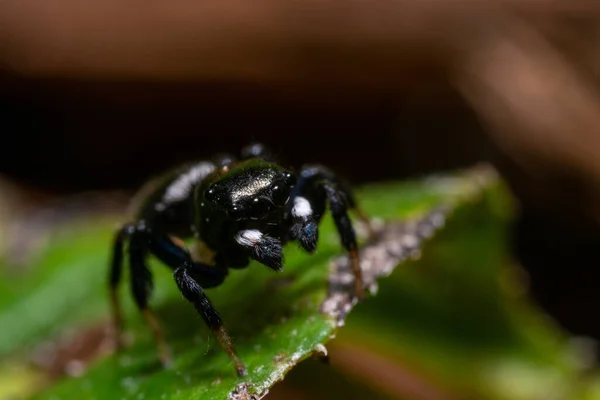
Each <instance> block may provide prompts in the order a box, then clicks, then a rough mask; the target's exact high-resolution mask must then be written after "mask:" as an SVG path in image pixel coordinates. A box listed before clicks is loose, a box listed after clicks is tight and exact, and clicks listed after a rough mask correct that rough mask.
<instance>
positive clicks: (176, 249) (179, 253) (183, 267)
mask: <svg viewBox="0 0 600 400" xmlns="http://www.w3.org/2000/svg"><path fill="white" fill-rule="evenodd" d="M150 252H151V253H152V254H153V255H155V256H156V257H157V258H159V259H160V260H161V261H162V262H164V263H165V264H167V265H168V266H170V267H171V268H173V270H174V272H173V277H174V279H175V283H176V284H177V287H178V288H179V291H180V292H181V293H182V294H183V296H184V297H185V298H186V299H187V300H188V301H189V302H190V303H192V304H193V305H194V307H195V308H196V311H197V312H198V314H200V316H201V317H202V319H204V322H205V323H206V325H207V326H208V327H209V328H210V329H211V330H212V331H213V333H214V335H215V336H216V338H217V340H218V341H219V344H220V345H221V347H222V348H223V349H224V350H225V351H226V352H227V354H228V355H229V358H230V359H231V361H232V362H233V364H234V366H235V369H236V371H237V374H238V375H239V376H244V375H246V367H245V366H244V363H243V362H242V360H241V359H240V357H239V356H238V354H237V352H236V350H235V345H234V343H233V341H232V340H231V336H230V335H229V333H228V331H227V329H226V328H225V326H224V324H223V321H222V320H221V316H220V315H219V313H218V312H217V310H216V309H215V308H214V306H213V305H212V304H211V302H210V300H209V299H208V297H207V296H206V294H205V293H204V290H203V289H205V288H211V287H215V286H218V285H220V284H221V283H222V282H223V281H224V280H225V277H226V276H227V269H226V268H216V267H211V266H208V265H204V264H201V263H197V262H193V261H192V258H191V256H190V254H189V253H188V252H187V251H186V250H185V249H183V248H182V247H180V246H178V245H177V244H175V243H174V242H173V241H172V240H171V238H170V237H168V236H166V235H162V236H159V237H151V239H150Z"/></svg>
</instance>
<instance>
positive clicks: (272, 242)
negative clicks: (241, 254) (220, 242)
mask: <svg viewBox="0 0 600 400" xmlns="http://www.w3.org/2000/svg"><path fill="white" fill-rule="evenodd" d="M234 240H235V241H236V242H237V244H238V245H240V247H241V248H243V249H244V250H245V251H246V252H247V253H248V255H249V256H250V257H251V258H253V259H255V260H256V261H258V262H259V263H261V264H264V265H266V266H267V267H269V268H271V269H272V270H275V271H281V270H282V269H283V248H282V244H281V241H279V240H278V239H275V238H273V237H271V236H268V235H265V234H263V233H262V232H261V231H259V230H257V229H245V230H242V231H239V232H238V233H237V234H236V235H235V238H234Z"/></svg>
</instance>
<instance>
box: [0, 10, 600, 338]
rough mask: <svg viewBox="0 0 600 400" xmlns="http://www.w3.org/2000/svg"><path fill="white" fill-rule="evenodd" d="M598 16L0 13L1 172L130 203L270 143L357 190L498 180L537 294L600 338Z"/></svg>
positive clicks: (32, 183)
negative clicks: (482, 177) (167, 178)
mask: <svg viewBox="0 0 600 400" xmlns="http://www.w3.org/2000/svg"><path fill="white" fill-rule="evenodd" d="M599 81H600V4H599V3H598V2H597V1H582V0H572V1H569V2H566V1H558V0H542V1H529V0H525V1H510V0H505V1H495V2H491V1H484V0H463V1H442V0H427V1H420V2H409V1H397V2H379V3H373V2H360V1H337V0H333V1H329V2H310V1H309V2H298V3H295V2H289V1H288V2H286V1H275V0H263V1H253V2H248V1H241V0H225V1H220V2H218V3H216V2H215V3H210V2H209V3H207V2H197V1H179V2H156V1H151V2H138V1H129V2H123V1H118V0H109V1H103V2H87V3H81V2H79V1H76V0H58V1H55V2H52V3H47V4H46V3H43V2H37V1H34V0H7V1H4V2H2V3H1V4H0V131H1V132H2V137H3V139H4V143H3V145H2V146H0V171H1V172H3V173H4V174H5V175H6V176H7V177H8V178H9V179H11V180H14V181H16V182H18V183H19V184H21V185H23V186H25V187H27V188H29V189H33V190H34V191H35V192H37V193H44V194H51V195H54V194H56V195H61V194H69V193H75V192H80V191H87V190H96V189H111V190H112V189H133V188H134V187H136V186H137V185H139V184H141V183H142V182H143V181H144V179H146V177H148V176H149V175H152V174H154V173H157V172H159V171H161V170H162V169H164V168H166V167H168V166H170V165H172V164H174V163H177V162H180V161H183V160H189V159H197V158H203V157H208V156H210V155H212V154H213V153H214V152H216V151H228V152H236V151H238V149H239V148H240V147H241V146H243V145H244V144H247V143H248V142H249V141H250V140H259V141H262V142H265V143H266V144H268V145H269V146H270V147H272V148H273V149H274V151H275V152H276V153H277V154H279V155H280V158H281V160H282V163H284V164H288V165H294V166H299V165H300V164H302V163H304V162H310V161H319V162H323V163H326V164H329V165H331V166H332V167H334V168H335V169H337V170H338V171H339V172H340V173H342V174H344V175H345V176H347V177H348V178H349V179H350V180H351V181H353V182H354V183H356V184H359V183H362V182H368V181H376V180H388V179H402V178H406V177H411V176H416V175H419V174H423V173H428V172H434V171H439V170H442V169H448V168H457V167H461V166H467V165H470V164H472V163H475V162H478V161H488V162H492V163H494V165H496V167H497V168H499V169H500V171H501V172H502V173H503V175H504V176H505V177H506V179H507V180H508V181H509V183H510V185H511V186H512V188H513V189H514V191H515V193H516V194H517V196H518V197H519V199H520V200H521V202H522V210H521V211H522V214H521V215H520V218H519V221H518V223H517V224H516V227H515V240H514V247H515V251H516V254H517V255H518V257H519V260H520V261H521V263H522V264H523V265H524V266H525V268H526V269H527V270H528V271H529V272H530V275H531V284H532V289H533V293H534V295H535V296H536V298H537V299H538V301H539V302H540V303H541V304H542V306H544V307H545V308H546V309H547V310H548V311H549V312H550V313H552V315H554V316H555V317H556V318H558V319H559V321H560V322H561V323H562V324H563V325H564V326H565V327H567V328H568V329H570V330H571V331H572V332H574V333H577V334H586V335H591V336H595V337H596V338H600V323H599V322H598V320H597V318H596V315H597V313H596V310H597V309H598V306H599V305H600V295H599V294H598V290H597V287H598V285H599V282H600V280H598V279H597V275H598V274H597V273H596V269H597V268H598V266H599V265H600V262H599V261H600V258H599V256H598V251H597V249H599V248H600V246H599V244H600V240H599V235H598V233H599V231H598V221H599V218H600V201H599V200H600V199H599V197H600V135H599V133H600V132H599V129H600V98H599V96H600V90H599V88H600V86H599Z"/></svg>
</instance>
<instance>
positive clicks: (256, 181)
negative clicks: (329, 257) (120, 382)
mask: <svg viewBox="0 0 600 400" xmlns="http://www.w3.org/2000/svg"><path fill="white" fill-rule="evenodd" d="M140 194H141V195H140V196H139V197H141V201H137V203H138V204H137V205H136V214H135V215H134V217H133V222H131V223H128V224H125V225H124V226H123V227H122V228H121V229H120V230H119V231H118V233H117V235H116V237H115V242H114V248H113V258H112V264H111V270H110V290H111V299H112V307H113V320H114V327H115V333H116V338H117V343H118V344H120V332H121V310H120V305H119V301H118V297H117V294H116V288H117V285H118V283H119V281H120V279H121V269H122V261H123V255H124V251H125V249H124V248H125V246H124V245H125V241H126V240H128V242H129V246H128V247H127V255H128V259H129V266H130V270H131V291H132V293H133V297H134V299H135V302H136V304H137V306H138V307H139V308H140V310H141V311H142V313H143V315H144V317H145V318H146V320H147V322H148V324H149V325H150V327H151V328H152V331H153V333H154V335H155V337H156V340H157V343H158V346H159V351H160V355H161V359H162V361H163V363H167V362H168V360H169V355H168V351H167V347H166V345H165V343H164V339H163V335H162V331H161V329H160V325H159V324H158V321H157V320H156V318H155V317H154V315H153V314H152V313H151V311H150V309H149V308H148V298H149V296H150V293H151V290H152V275H151V273H150V271H149V269H148V267H147V265H146V257H147V255H148V254H152V255H154V256H156V257H157V258H158V259H160V260H161V261H162V262H164V263H165V264H167V265H168V266H169V267H171V268H172V269H173V271H174V273H173V275H174V278H175V282H176V284H177V286H178V288H179V290H180V291H181V293H182V294H183V296H184V297H185V298H186V299H187V300H188V301H190V302H191V303H192V304H193V305H194V307H195V308H196V310H197V311H198V313H199V314H200V315H201V316H202V318H203V319H204V321H205V322H206V324H207V325H208V326H209V327H210V329H211V330H212V331H213V332H214V333H215V335H216V337H217V338H218V340H219V342H220V344H221V346H222V347H223V348H224V349H225V351H227V353H228V354H229V356H230V358H231V359H232V361H233V362H234V364H235V367H236V370H237V372H238V374H239V375H240V376H241V375H244V374H245V367H244V364H243V363H242V361H241V360H240V359H239V357H238V356H237V354H236V351H235V347H234V345H233V342H232V340H231V338H230V336H229V334H228V333H227V331H226V329H225V327H224V325H223V323H222V321H221V318H220V316H219V313H218V312H217V311H216V310H215V308H214V307H213V306H212V304H211V303H210V301H209V300H208V298H207V297H206V294H205V293H204V289H207V288H211V287H215V286H218V285H220V284H221V283H222V282H223V281H224V280H225V277H226V276H227V273H228V269H229V268H243V267H245V266H247V265H248V264H249V262H250V260H251V259H253V260H256V261H258V262H260V263H262V264H264V265H266V266H267V267H269V268H271V269H273V270H276V271H280V270H281V269H282V268H283V254H282V246H283V244H285V243H286V242H288V241H292V240H295V241H298V242H299V244H300V245H301V246H302V248H304V249H305V250H306V251H308V252H313V251H314V250H315V248H316V245H317V239H318V224H319V222H320V220H321V218H322V216H323V213H324V212H325V208H326V204H327V203H328V204H329V208H330V210H331V213H332V216H333V220H334V222H335V225H336V227H337V230H338V232H339V234H340V237H341V241H342V244H343V246H344V247H345V248H346V250H348V252H349V257H350V262H351V265H352V269H353V271H354V275H355V286H354V288H355V295H356V297H357V298H362V297H363V295H364V289H363V284H362V277H361V270H360V266H359V262H358V249H357V245H356V238H355V234H354V229H353V228H352V223H351V221H350V218H349V217H348V209H352V210H354V211H356V212H358V210H357V208H356V203H355V201H354V197H353V196H352V193H351V191H350V188H349V187H348V185H347V184H346V183H344V182H343V181H342V180H341V179H339V178H338V177H337V176H336V175H335V174H333V173H332V172H331V171H330V170H328V169H327V168H325V167H322V166H319V165H311V166H305V167H303V168H302V169H301V171H300V173H299V174H295V173H294V172H292V171H290V170H287V169H284V168H282V167H280V166H279V165H277V164H275V163H274V162H272V161H270V160H269V157H268V156H267V155H266V152H265V150H264V147H262V146H261V145H259V144H254V145H251V146H248V147H246V148H245V149H244V150H243V151H242V158H241V160H240V161H238V160H236V159H235V158H234V157H233V156H230V155H222V156H219V157H216V158H215V159H214V160H213V161H203V162H198V163H193V164H189V165H185V166H183V167H180V168H178V169H175V170H173V171H171V172H169V173H167V174H166V175H164V176H162V177H160V178H158V179H156V180H154V181H152V182H151V183H150V184H148V185H147V186H146V187H145V188H144V189H143V190H142V191H140ZM358 215H359V216H360V217H361V218H363V219H364V217H363V216H362V214H361V213H358ZM192 236H193V237H195V238H197V239H198V240H199V242H200V243H202V244H203V245H204V247H206V248H208V249H209V250H210V252H211V254H212V255H213V257H211V260H201V259H198V257H192V256H191V255H190V253H189V252H188V250H187V249H186V248H185V246H184V244H183V242H182V241H181V240H180V239H185V238H188V237H192Z"/></svg>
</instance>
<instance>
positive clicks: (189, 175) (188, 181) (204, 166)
mask: <svg viewBox="0 0 600 400" xmlns="http://www.w3.org/2000/svg"><path fill="white" fill-rule="evenodd" d="M214 170H215V166H214V164H213V163H211V162H201V163H198V164H196V165H194V166H193V167H192V168H190V169H189V170H188V171H187V172H185V173H183V174H181V175H180V176H179V177H178V178H177V179H175V180H174V181H173V183H171V185H169V187H168V188H167V190H166V191H165V194H164V196H163V202H165V203H173V202H176V201H181V200H184V199H185V198H186V197H187V196H188V195H189V194H190V192H191V190H192V188H193V187H194V185H195V184H197V183H198V182H200V181H201V180H202V179H204V178H206V176H207V175H208V174H210V173H211V172H213V171H214Z"/></svg>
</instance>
